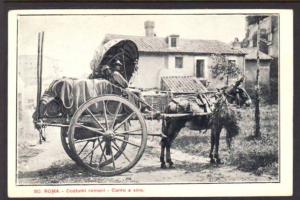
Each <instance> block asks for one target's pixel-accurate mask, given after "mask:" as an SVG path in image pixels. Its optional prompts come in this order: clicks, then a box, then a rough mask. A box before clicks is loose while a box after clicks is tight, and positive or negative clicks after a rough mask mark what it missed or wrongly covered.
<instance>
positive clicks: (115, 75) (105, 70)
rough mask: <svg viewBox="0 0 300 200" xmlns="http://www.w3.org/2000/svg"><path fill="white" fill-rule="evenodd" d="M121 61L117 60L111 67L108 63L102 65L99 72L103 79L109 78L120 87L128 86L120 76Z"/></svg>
mask: <svg viewBox="0 0 300 200" xmlns="http://www.w3.org/2000/svg"><path fill="white" fill-rule="evenodd" d="M121 66H122V63H121V62H120V61H119V60H117V61H116V62H115V63H114V64H113V67H109V66H108V65H104V66H103V67H102V68H101V74H102V75H103V78H104V79H107V80H109V81H110V82H111V83H112V84H115V85H117V86H119V87H121V88H127V87H128V81H127V80H126V79H125V78H124V77H123V76H122V74H121V73H120V71H121Z"/></svg>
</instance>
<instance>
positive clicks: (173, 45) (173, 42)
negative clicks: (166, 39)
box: [171, 37, 177, 47]
mask: <svg viewBox="0 0 300 200" xmlns="http://www.w3.org/2000/svg"><path fill="white" fill-rule="evenodd" d="M176 42H177V40H176V38H175V37H172V38H171V47H176V46H177V44H176Z"/></svg>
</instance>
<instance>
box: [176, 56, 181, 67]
mask: <svg viewBox="0 0 300 200" xmlns="http://www.w3.org/2000/svg"><path fill="white" fill-rule="evenodd" d="M175 68H183V57H175Z"/></svg>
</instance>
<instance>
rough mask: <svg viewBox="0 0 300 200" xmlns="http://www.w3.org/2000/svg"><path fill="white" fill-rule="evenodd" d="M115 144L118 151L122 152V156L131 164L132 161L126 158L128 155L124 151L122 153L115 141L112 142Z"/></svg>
mask: <svg viewBox="0 0 300 200" xmlns="http://www.w3.org/2000/svg"><path fill="white" fill-rule="evenodd" d="M112 142H113V143H114V145H115V146H116V147H117V149H116V150H117V151H120V152H121V154H122V155H123V156H124V157H125V158H126V160H128V162H131V160H130V159H129V158H128V157H127V156H126V154H125V153H124V151H122V150H121V149H120V147H119V145H118V144H117V143H116V142H115V141H112Z"/></svg>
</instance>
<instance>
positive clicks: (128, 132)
mask: <svg viewBox="0 0 300 200" xmlns="http://www.w3.org/2000/svg"><path fill="white" fill-rule="evenodd" d="M142 130H143V129H141V128H139V129H135V130H128V131H123V132H116V133H115V135H118V136H122V135H142V134H136V133H133V132H137V131H142Z"/></svg>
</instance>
